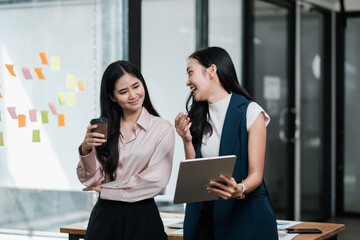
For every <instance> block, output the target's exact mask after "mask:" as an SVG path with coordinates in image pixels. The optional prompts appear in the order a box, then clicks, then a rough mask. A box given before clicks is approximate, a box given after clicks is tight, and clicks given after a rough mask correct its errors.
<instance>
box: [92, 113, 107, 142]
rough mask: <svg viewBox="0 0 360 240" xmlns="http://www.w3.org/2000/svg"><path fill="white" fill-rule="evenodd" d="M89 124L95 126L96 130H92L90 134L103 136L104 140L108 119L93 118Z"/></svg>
mask: <svg viewBox="0 0 360 240" xmlns="http://www.w3.org/2000/svg"><path fill="white" fill-rule="evenodd" d="M90 124H91V125H97V128H95V129H93V130H92V132H97V133H101V134H104V135H105V139H107V127H108V119H107V118H106V117H101V118H94V119H92V120H91V121H90Z"/></svg>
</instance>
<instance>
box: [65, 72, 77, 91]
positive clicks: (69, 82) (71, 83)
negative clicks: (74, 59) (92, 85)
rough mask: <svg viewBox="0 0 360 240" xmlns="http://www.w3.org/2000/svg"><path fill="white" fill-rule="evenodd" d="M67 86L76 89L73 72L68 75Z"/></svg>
mask: <svg viewBox="0 0 360 240" xmlns="http://www.w3.org/2000/svg"><path fill="white" fill-rule="evenodd" d="M66 87H67V88H72V89H75V76H74V75H71V74H67V75H66Z"/></svg>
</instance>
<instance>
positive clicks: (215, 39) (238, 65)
mask: <svg viewBox="0 0 360 240" xmlns="http://www.w3.org/2000/svg"><path fill="white" fill-rule="evenodd" d="M242 24H243V21H242V1H238V0H227V1H225V2H224V1H221V0H209V46H219V47H222V48H224V49H225V50H226V51H227V52H228V53H229V54H230V56H231V59H232V60H233V62H234V65H235V69H236V73H237V76H238V78H239V80H240V83H242V79H241V76H242Z"/></svg>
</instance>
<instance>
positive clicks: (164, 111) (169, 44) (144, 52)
mask: <svg viewBox="0 0 360 240" xmlns="http://www.w3.org/2000/svg"><path fill="white" fill-rule="evenodd" d="M141 25H142V30H141V42H142V44H141V68H142V73H143V75H144V78H145V80H146V84H147V86H148V88H149V93H150V96H151V101H152V102H153V104H154V106H155V108H156V109H157V110H158V112H159V114H160V116H161V117H162V118H164V119H166V120H168V121H169V122H170V123H172V124H174V119H175V117H176V115H177V114H178V113H179V112H180V111H182V112H185V102H186V99H187V97H188V95H189V94H190V89H189V88H188V87H186V85H185V84H186V81H187V75H186V64H187V60H188V56H189V55H190V54H191V53H192V52H193V51H194V50H195V0H171V1H170V0H167V1H157V0H146V1H145V0H144V1H142V22H141ZM175 139H176V142H175V153H174V164H173V172H172V175H171V178H170V182H169V185H168V187H167V191H166V195H164V196H159V197H157V201H165V202H168V203H170V202H172V200H173V196H174V191H175V184H176V177H177V173H178V167H179V162H180V161H181V160H182V159H184V151H183V144H182V141H181V138H180V137H179V136H178V135H176V136H175Z"/></svg>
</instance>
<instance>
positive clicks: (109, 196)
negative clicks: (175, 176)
mask: <svg viewBox="0 0 360 240" xmlns="http://www.w3.org/2000/svg"><path fill="white" fill-rule="evenodd" d="M100 91H101V92H100V105H101V117H106V118H107V119H108V121H109V123H108V131H107V136H108V137H107V140H106V139H105V136H104V135H103V134H100V133H96V132H92V130H93V129H95V128H96V127H97V125H91V126H89V127H88V128H87V132H86V135H85V139H84V141H83V142H82V144H81V146H80V147H79V153H80V161H79V164H78V167H77V175H78V178H79V180H80V181H81V182H82V183H83V184H84V185H85V186H86V188H84V190H85V191H90V190H94V191H97V192H99V199H98V202H97V203H96V205H95V206H94V208H93V210H92V213H91V216H90V220H89V224H88V228H87V232H86V236H85V239H86V240H91V239H96V240H101V239H104V240H105V239H106V240H108V239H119V240H120V239H135V240H136V239H139V240H140V239H141V240H142V239H156V240H159V239H167V235H166V233H165V232H164V226H163V224H162V221H161V218H160V215H159V211H158V209H157V206H156V204H155V202H154V197H155V196H157V195H159V194H164V193H165V188H166V185H167V183H168V181H169V178H170V174H171V168H172V159H173V153H174V129H173V126H172V125H171V124H170V123H169V122H168V121H166V120H164V119H161V118H160V117H159V115H158V113H157V112H156V110H155V109H154V107H153V106H152V104H151V101H150V97H149V93H148V90H147V87H146V84H145V80H144V78H143V76H142V75H141V73H140V71H139V70H138V69H137V67H136V66H134V65H133V64H131V63H129V62H127V61H117V62H114V63H112V64H110V65H109V66H108V67H107V69H106V70H105V72H104V75H103V78H102V82H101V90H100Z"/></svg>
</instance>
